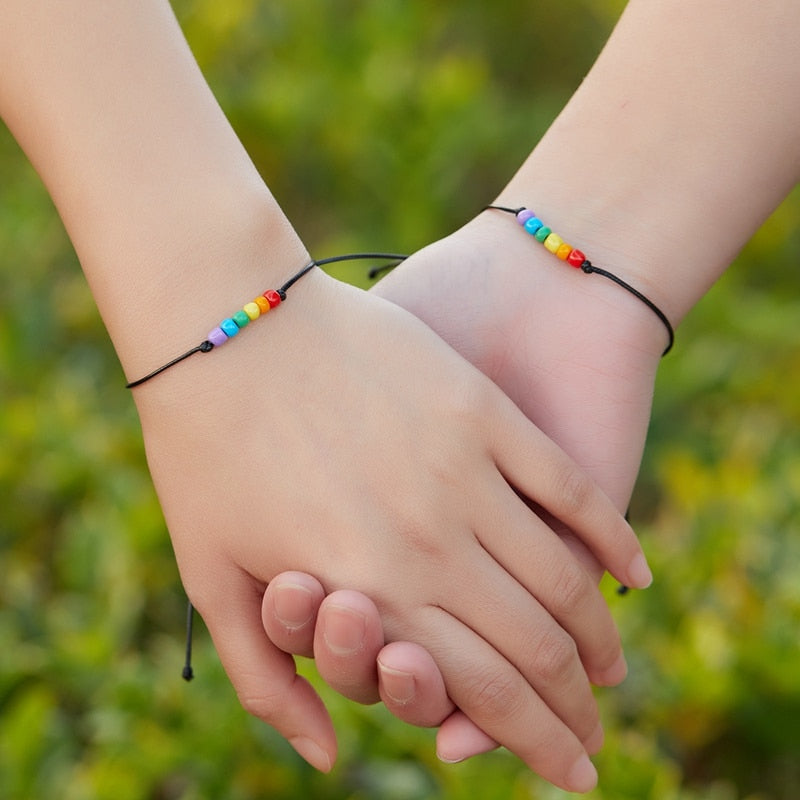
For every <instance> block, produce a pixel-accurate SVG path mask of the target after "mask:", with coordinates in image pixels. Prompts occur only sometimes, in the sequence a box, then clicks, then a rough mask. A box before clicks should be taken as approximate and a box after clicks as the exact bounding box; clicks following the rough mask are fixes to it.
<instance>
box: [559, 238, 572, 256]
mask: <svg viewBox="0 0 800 800" xmlns="http://www.w3.org/2000/svg"><path fill="white" fill-rule="evenodd" d="M571 252H572V245H571V244H567V243H566V242H564V243H563V244H561V246H560V247H559V248H558V250H556V255H557V256H558V257H559V258H560V259H561V260H562V261H566V260H567V258H569V254H570V253H571Z"/></svg>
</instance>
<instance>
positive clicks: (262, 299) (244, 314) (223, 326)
mask: <svg viewBox="0 0 800 800" xmlns="http://www.w3.org/2000/svg"><path fill="white" fill-rule="evenodd" d="M363 258H368V259H377V260H382V259H390V260H392V261H403V260H404V259H405V258H407V256H405V255H399V254H397V253H348V254H347V255H343V256H331V257H330V258H323V259H320V260H318V261H317V260H312V261H309V262H308V264H306V265H305V266H304V267H303V268H302V269H301V270H300V271H299V272H296V273H295V274H294V275H292V277H291V278H289V280H288V281H286V283H284V284H283V286H281V287H280V288H278V289H268V290H267V291H266V292H264V293H263V294H260V295H259V296H258V297H256V298H255V299H253V300H252V301H251V302H249V303H246V304H245V305H244V306H243V307H242V308H241V309H239V310H238V311H236V312H235V313H233V314H231V316H230V317H226V318H225V319H223V320H222V322H220V323H219V325H217V326H216V327H215V328H212V329H211V330H210V331H209V333H208V335H207V336H206V338H205V339H204V340H203V341H202V342H200V344H198V345H196V346H195V347H192V348H191V349H190V350H187V351H186V352H185V353H182V354H181V355H179V356H177V357H176V358H173V359H172V360H171V361H168V362H167V363H166V364H163V365H162V366H160V367H158V368H157V369H154V370H153V371H152V372H150V373H148V374H147V375H145V376H144V377H143V378H138V379H137V380H135V381H131V382H130V383H126V384H125V388H126V389H133V388H135V387H136V386H141V385H142V384H143V383H145V382H146V381H149V380H150V379H151V378H155V376H156V375H160V374H161V373H162V372H164V370H167V369H169V368H170V367H174V366H175V365H176V364H180V362H181V361H185V360H186V359H187V358H189V357H190V356H193V355H195V353H210V352H211V351H212V350H214V349H215V348H217V347H221V346H222V345H223V344H225V343H226V342H228V341H230V340H231V339H232V338H233V337H234V336H236V335H237V334H238V333H239V331H241V330H242V329H243V328H245V327H247V326H248V325H249V324H250V323H251V322H252V321H253V320H256V319H258V318H259V317H261V316H263V315H264V314H266V313H267V312H268V311H270V310H271V309H273V308H276V307H277V306H279V305H280V304H281V303H282V302H283V301H284V300H285V299H286V293H287V292H288V291H289V289H290V287H292V286H293V285H294V284H295V283H296V282H297V281H299V280H300V278H302V277H303V276H304V275H305V274H307V273H308V272H310V271H311V270H312V269H313V268H314V267H320V266H323V265H325V264H333V263H334V262H337V261H355V260H356V259H363Z"/></svg>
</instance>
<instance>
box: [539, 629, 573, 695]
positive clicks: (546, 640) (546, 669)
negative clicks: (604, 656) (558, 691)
mask: <svg viewBox="0 0 800 800" xmlns="http://www.w3.org/2000/svg"><path fill="white" fill-rule="evenodd" d="M577 659H578V648H577V647H576V645H575V642H574V641H573V640H572V638H571V637H570V636H569V635H568V634H566V633H564V632H563V631H561V632H558V631H551V632H548V633H546V634H544V635H543V636H542V637H541V639H539V642H538V646H537V647H536V651H535V652H534V655H533V660H532V665H533V669H534V671H535V672H536V674H537V675H538V676H539V677H540V678H541V679H542V680H543V681H544V682H545V683H546V684H553V683H556V682H557V681H559V680H562V679H563V678H564V677H565V676H566V675H567V674H568V672H569V670H570V668H571V667H572V665H573V664H574V663H575V662H576V661H577Z"/></svg>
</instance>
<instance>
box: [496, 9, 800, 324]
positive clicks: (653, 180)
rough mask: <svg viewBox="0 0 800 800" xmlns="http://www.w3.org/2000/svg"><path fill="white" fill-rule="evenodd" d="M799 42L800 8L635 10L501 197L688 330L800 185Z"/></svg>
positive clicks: (626, 15) (623, 21)
mask: <svg viewBox="0 0 800 800" xmlns="http://www.w3.org/2000/svg"><path fill="white" fill-rule="evenodd" d="M798 34H800V4H798V3H796V2H793V1H792V0H767V1H766V2H754V1H753V0H737V2H728V0H725V1H724V2H723V0H705V1H704V2H694V3H680V2H676V1H675V0H632V2H631V3H630V4H629V6H628V8H627V9H626V11H625V13H624V15H623V17H622V19H621V21H620V23H619V25H618V26H617V28H616V29H615V31H614V33H613V34H612V36H611V38H610V39H609V42H608V44H607V45H606V47H605V49H604V51H603V53H602V54H601V56H600V57H599V58H598V60H597V62H596V64H595V66H594V67H593V68H592V70H591V72H590V74H589V75H588V76H587V78H586V80H585V81H584V83H583V84H582V86H581V87H580V88H579V90H578V91H577V92H576V93H575V95H574V96H573V98H572V99H571V101H570V102H569V103H568V105H567V106H566V108H565V109H564V111H563V112H562V113H561V115H560V116H559V118H558V119H557V120H556V122H555V123H554V124H553V125H552V127H551V129H550V130H549V131H548V133H547V134H546V136H545V137H544V138H543V140H542V141H541V142H540V143H539V144H538V145H537V146H536V148H535V149H534V151H533V153H532V154H531V156H530V158H529V159H528V160H527V161H526V163H525V164H524V165H523V167H522V168H521V169H520V171H519V172H518V174H517V175H516V176H515V177H514V178H513V179H512V181H511V182H510V183H509V185H508V187H507V188H506V189H504V190H503V192H502V193H501V195H500V199H501V200H502V201H504V202H506V203H508V204H517V205H518V204H530V205H531V206H533V207H534V208H535V210H536V211H537V212H539V213H540V215H541V216H542V217H543V218H545V217H546V220H545V221H546V222H547V223H548V224H549V225H550V226H551V227H552V228H553V229H554V230H556V231H558V233H559V234H561V235H563V236H564V237H565V238H568V237H571V239H572V243H573V244H574V246H576V247H580V249H582V250H584V252H586V254H587V256H589V257H590V258H591V259H592V261H594V262H595V263H596V264H598V265H600V266H604V267H606V268H607V269H611V270H613V271H617V272H618V273H620V274H622V275H623V276H624V277H625V278H626V279H628V280H629V281H630V282H631V283H634V284H636V285H637V286H639V287H640V288H642V289H643V290H644V291H645V292H646V293H647V294H649V295H650V296H651V297H652V299H653V300H654V301H655V302H657V303H658V304H659V305H660V306H661V307H662V308H663V309H664V311H665V312H666V313H667V315H668V316H669V317H670V319H671V320H672V322H673V323H674V324H677V323H678V322H679V321H680V319H681V318H682V317H683V316H684V314H685V313H686V312H687V310H688V309H689V308H690V307H691V306H692V305H693V304H694V303H695V302H696V301H697V300H698V299H699V297H701V296H702V294H703V293H704V292H705V291H706V290H707V289H708V287H709V286H710V285H711V284H712V283H713V282H714V280H715V279H716V278H717V277H718V276H719V274H720V273H721V272H722V271H723V270H724V269H725V268H726V267H727V265H728V264H729V263H730V262H731V261H732V259H733V258H734V257H735V256H736V254H737V253H738V251H739V250H740V249H741V247H742V246H743V244H744V243H745V242H746V241H747V240H748V239H749V238H750V236H752V234H753V233H754V232H755V230H756V229H757V228H758V227H759V226H760V224H761V223H762V222H763V221H764V219H765V218H766V217H767V216H768V215H769V213H770V212H771V211H772V210H773V209H774V208H775V206H776V205H777V204H778V203H779V202H780V201H781V200H782V199H783V198H784V197H785V195H786V194H787V193H788V191H789V190H790V189H791V188H792V186H793V185H794V184H795V183H796V182H797V180H798V178H800V103H798V102H797V99H798V97H800V57H798V55H797V53H798V50H797V41H798ZM657 324H658V323H657V322H656V325H657Z"/></svg>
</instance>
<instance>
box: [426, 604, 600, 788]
mask: <svg viewBox="0 0 800 800" xmlns="http://www.w3.org/2000/svg"><path fill="white" fill-rule="evenodd" d="M476 600H479V598H476ZM428 612H429V613H428V614H426V615H425V619H421V620H420V624H421V627H428V626H430V630H429V631H428V632H427V633H428V636H427V638H426V640H427V641H431V642H432V645H431V647H430V648H429V649H430V652H431V655H432V656H433V658H434V659H435V661H436V663H437V664H439V666H440V668H441V670H442V675H443V676H444V679H445V685H446V687H447V692H448V695H449V696H450V697H451V698H452V700H453V702H454V703H455V704H456V705H457V706H458V708H459V709H461V710H462V711H463V712H464V714H466V715H467V716H468V717H469V718H470V719H471V720H472V721H473V722H474V723H475V725H477V726H478V727H479V728H480V730H482V731H483V732H484V733H485V734H486V735H487V736H488V737H490V738H492V739H494V740H495V741H497V742H499V743H501V744H502V745H503V746H505V747H507V748H508V749H509V750H511V751H512V752H513V753H515V754H516V755H517V756H519V757H520V758H521V759H522V760H523V761H524V762H525V763H526V764H527V765H528V766H529V767H530V768H531V769H533V770H534V771H536V772H537V773H539V774H540V775H541V776H542V777H543V778H545V779H546V780H548V781H550V782H551V783H554V784H555V785H557V786H559V787H561V788H562V789H566V790H567V791H573V792H587V791H589V790H591V789H592V788H594V786H595V785H596V783H597V772H596V771H595V769H594V767H593V766H592V764H591V762H590V761H589V759H588V756H587V753H586V750H585V749H584V747H583V745H582V744H581V741H580V740H579V738H578V737H577V736H576V735H575V734H574V733H573V732H572V731H571V730H570V729H569V727H568V726H567V725H565V724H564V722H562V720H561V719H559V717H558V716H557V715H556V714H555V713H554V712H553V711H552V710H551V709H550V708H549V707H548V705H547V704H546V703H545V702H544V701H543V700H542V699H541V698H540V697H539V696H538V695H537V694H536V692H534V691H533V690H532V688H531V686H530V685H529V682H528V680H527V679H526V678H525V677H524V676H523V675H522V674H520V672H519V671H517V670H516V669H514V668H513V667H511V665H510V664H508V662H506V661H505V660H504V659H503V658H502V657H501V656H500V655H499V654H498V653H497V651H496V650H495V649H494V647H493V646H492V645H490V644H489V643H488V642H486V641H484V640H483V639H481V638H480V637H479V636H477V635H476V634H475V633H474V632H473V631H472V630H470V629H469V628H468V627H466V626H465V625H463V624H461V623H459V621H458V620H456V619H454V618H453V617H450V616H449V615H448V614H447V613H446V612H444V611H443V610H441V609H433V608H431V609H428ZM594 727H596V724H593V726H592V728H593V729H594ZM441 755H444V756H446V755H447V754H446V753H441Z"/></svg>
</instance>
